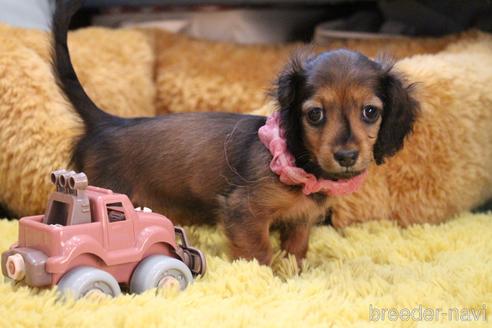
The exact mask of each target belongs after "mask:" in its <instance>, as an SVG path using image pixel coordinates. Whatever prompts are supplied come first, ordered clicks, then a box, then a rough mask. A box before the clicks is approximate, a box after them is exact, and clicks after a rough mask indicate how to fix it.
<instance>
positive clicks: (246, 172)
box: [53, 1, 418, 264]
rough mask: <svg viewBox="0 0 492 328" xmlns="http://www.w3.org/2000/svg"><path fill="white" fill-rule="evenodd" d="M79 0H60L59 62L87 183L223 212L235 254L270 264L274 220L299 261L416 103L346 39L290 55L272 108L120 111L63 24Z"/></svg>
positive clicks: (208, 215) (406, 125)
mask: <svg viewBox="0 0 492 328" xmlns="http://www.w3.org/2000/svg"><path fill="white" fill-rule="evenodd" d="M79 2H80V1H70V2H69V4H68V5H65V4H64V3H63V1H58V3H57V9H56V12H55V15H54V18H53V38H54V50H53V67H54V73H55V76H56V78H57V80H58V83H59V85H60V87H61V89H62V90H63V91H64V93H65V95H66V97H67V98H68V100H69V101H70V102H71V103H72V105H73V107H74V108H75V109H76V111H77V112H78V113H79V115H80V116H81V118H82V119H83V121H84V124H85V133H84V134H83V135H82V136H81V137H80V139H79V140H78V141H77V143H76V144H75V147H74V151H73V158H72V160H73V164H74V165H75V166H76V168H77V169H78V170H83V171H84V172H86V173H87V175H88V176H89V179H90V181H91V182H92V184H94V185H97V186H101V187H107V188H110V189H112V190H114V191H117V192H122V193H126V194H128V195H129V196H130V198H131V199H132V201H133V202H134V203H135V204H138V205H139V206H148V207H151V208H153V209H155V210H156V211H158V212H161V213H163V214H166V215H167V216H169V217H170V218H171V219H172V220H174V221H175V222H178V223H180V224H190V223H220V224H223V227H224V229H225V232H226V235H227V237H228V239H229V241H230V245H231V251H232V256H233V257H234V258H245V259H257V260H258V261H259V262H260V263H262V264H270V262H271V258H272V249H271V245H270V241H269V228H270V227H271V226H272V225H273V224H275V225H278V226H279V227H280V233H281V247H282V249H284V250H285V251H287V252H288V253H291V254H293V255H295V257H296V259H297V260H298V262H300V261H302V259H303V258H304V257H305V255H306V251H307V247H308V239H309V232H310V228H311V226H312V225H313V224H315V223H316V222H317V221H318V220H319V219H320V218H322V217H324V215H325V214H326V211H327V209H328V205H327V198H328V197H329V196H333V195H341V194H344V193H349V192H353V191H355V190H357V189H358V187H359V186H360V185H361V184H362V182H363V180H364V177H365V175H366V170H367V168H368V166H369V165H371V163H372V162H373V161H375V162H376V163H377V164H381V163H383V161H384V158H385V157H387V156H391V155H393V154H395V152H397V151H398V150H399V149H400V148H401V147H402V146H403V142H404V138H405V136H406V135H407V134H408V133H410V131H411V130H412V125H413V123H414V121H415V118H416V114H417V112H418V103H417V101H416V100H415V99H414V97H413V96H412V88H411V87H410V86H409V85H408V84H407V83H406V82H405V81H404V80H403V79H402V77H400V76H399V75H398V74H397V73H395V72H394V70H393V69H392V66H391V65H390V64H386V63H385V62H377V61H372V60H370V59H368V58H367V57H365V56H364V55H362V54H360V53H356V52H352V51H347V50H336V51H330V52H325V53H322V54H319V55H317V56H306V57H304V56H302V55H295V56H293V58H292V60H291V61H290V63H289V64H287V65H286V67H285V69H284V70H283V71H282V72H281V73H280V75H279V77H278V80H277V83H276V85H275V88H274V90H275V91H274V92H273V93H274V98H275V99H276V101H277V103H278V110H277V112H276V113H275V114H274V115H272V116H271V117H269V118H268V119H267V118H266V117H261V116H252V115H239V114H226V113H187V114H175V115H166V116H162V117H152V118H150V117H149V118H129V119H126V118H121V117H116V116H113V115H110V114H108V113H106V112H104V111H102V110H101V109H99V108H98V107H97V106H96V105H95V104H94V103H93V102H92V101H91V99H90V98H89V97H88V96H87V94H86V93H85V92H84V89H83V88H82V86H81V84H80V82H79V80H78V78H77V76H76V74H75V72H74V69H73V67H72V63H71V61H70V56H69V53H68V48H67V30H68V25H69V22H70V19H71V16H72V14H73V13H74V12H75V11H76V10H77V9H78V7H79Z"/></svg>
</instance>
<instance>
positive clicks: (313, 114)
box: [307, 107, 325, 125]
mask: <svg viewBox="0 0 492 328" xmlns="http://www.w3.org/2000/svg"><path fill="white" fill-rule="evenodd" d="M324 118H325V115H324V113H323V109H322V108H319V107H313V108H311V109H309V110H308V112H307V119H308V121H309V123H311V124H313V125H316V124H320V123H321V122H323V119H324Z"/></svg>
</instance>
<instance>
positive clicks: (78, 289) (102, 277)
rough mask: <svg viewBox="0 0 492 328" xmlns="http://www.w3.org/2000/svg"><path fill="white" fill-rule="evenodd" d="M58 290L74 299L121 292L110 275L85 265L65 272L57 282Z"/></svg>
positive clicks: (114, 294)
mask: <svg viewBox="0 0 492 328" xmlns="http://www.w3.org/2000/svg"><path fill="white" fill-rule="evenodd" d="M58 291H59V292H60V293H62V294H63V295H70V296H71V297H73V298H74V299H79V298H82V297H84V296H86V295H92V294H105V295H109V296H111V297H115V296H118V295H119V294H121V289H120V286H119V285H118V282H117V281H116V279H115V278H114V277H113V276H112V275H110V274H109V273H107V272H105V271H102V270H99V269H95V268H91V267H86V266H83V267H78V268H75V269H72V270H71V271H69V272H68V273H66V274H65V275H64V276H63V277H62V278H61V280H60V281H59V283H58Z"/></svg>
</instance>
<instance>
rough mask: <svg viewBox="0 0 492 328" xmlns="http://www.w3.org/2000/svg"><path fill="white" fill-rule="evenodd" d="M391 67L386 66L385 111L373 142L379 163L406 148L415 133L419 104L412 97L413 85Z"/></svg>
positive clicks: (382, 83)
mask: <svg viewBox="0 0 492 328" xmlns="http://www.w3.org/2000/svg"><path fill="white" fill-rule="evenodd" d="M391 69H392V67H390V68H388V69H386V71H385V72H384V74H383V75H382V77H381V80H380V87H379V93H380V97H381V99H382V100H383V104H384V105H383V108H384V111H383V121H382V122H381V127H380V129H379V134H378V139H377V141H376V144H375V145H374V159H375V161H376V163H377V164H378V165H379V164H382V163H383V162H384V159H385V158H386V157H389V156H393V155H394V154H395V153H396V152H397V151H399V150H400V149H401V148H402V147H403V142H404V139H405V137H406V136H407V135H408V134H410V132H412V128H413V125H414V123H415V120H416V118H417V113H418V110H419V103H418V102H417V100H415V98H414V97H413V96H412V92H413V88H414V85H413V84H412V85H409V86H404V84H403V81H402V78H401V77H399V76H398V75H396V74H395V73H393V72H392V71H391Z"/></svg>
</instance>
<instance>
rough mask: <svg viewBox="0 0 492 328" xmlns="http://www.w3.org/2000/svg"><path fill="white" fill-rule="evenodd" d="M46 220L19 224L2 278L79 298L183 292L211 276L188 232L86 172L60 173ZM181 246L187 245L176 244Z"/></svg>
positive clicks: (5, 255) (55, 175)
mask: <svg viewBox="0 0 492 328" xmlns="http://www.w3.org/2000/svg"><path fill="white" fill-rule="evenodd" d="M51 181H52V182H53V183H54V184H55V185H56V191H55V192H53V194H52V195H51V197H50V199H49V201H48V209H47V211H46V213H45V214H44V215H37V216H29V217H24V218H22V219H20V221H19V241H18V242H17V243H16V244H14V245H12V246H11V247H10V249H9V250H8V251H6V252H4V253H3V254H2V272H3V274H4V276H6V277H8V278H10V279H13V280H14V281H18V282H23V283H25V284H27V285H28V286H32V287H51V286H54V285H58V289H59V291H61V292H62V293H65V292H69V293H71V294H72V296H73V297H74V298H76V299H77V298H80V297H83V296H85V295H88V294H94V293H99V294H100V293H104V294H107V295H111V296H117V295H119V294H120V293H121V290H120V284H122V285H125V286H128V288H129V290H130V292H132V293H141V292H143V291H145V290H147V289H151V288H159V287H167V286H172V285H174V286H176V287H178V286H179V288H180V289H185V288H186V286H188V284H190V283H191V282H192V281H193V276H194V275H203V274H204V273H205V268H206V263H205V258H204V256H203V254H202V252H200V251H199V250H197V249H195V248H193V247H190V246H189V245H188V241H187V239H186V235H185V232H184V230H183V229H182V228H179V227H174V225H173V223H172V222H171V221H170V220H169V219H168V218H166V217H165V216H163V215H159V214H156V213H152V212H151V211H150V210H148V209H144V210H138V209H134V208H133V205H132V203H131V202H130V200H129V199H128V197H127V196H126V195H123V194H117V193H113V192H112V191H111V190H108V189H102V188H97V187H93V186H87V184H88V183H87V177H86V175H85V174H84V173H75V172H73V171H70V172H68V171H65V170H60V171H55V172H53V173H52V174H51ZM176 238H178V239H179V241H180V242H179V243H177V242H176Z"/></svg>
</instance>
